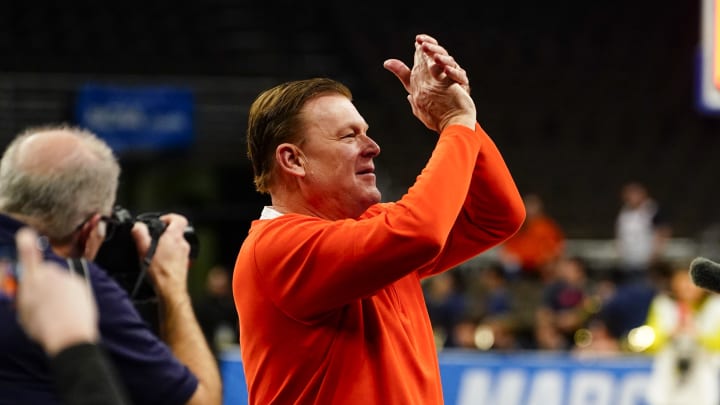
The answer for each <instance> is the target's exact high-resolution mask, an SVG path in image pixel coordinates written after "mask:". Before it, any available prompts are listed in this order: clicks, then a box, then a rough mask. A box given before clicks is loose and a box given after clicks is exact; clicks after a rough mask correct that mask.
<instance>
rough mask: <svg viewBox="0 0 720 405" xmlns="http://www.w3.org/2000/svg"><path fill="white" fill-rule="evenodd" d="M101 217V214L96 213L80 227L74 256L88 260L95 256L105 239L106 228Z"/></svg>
mask: <svg viewBox="0 0 720 405" xmlns="http://www.w3.org/2000/svg"><path fill="white" fill-rule="evenodd" d="M100 218H101V215H100V214H94V215H93V216H91V217H90V218H89V219H88V220H87V221H85V223H84V224H83V225H82V226H81V227H80V229H78V233H77V239H76V240H77V243H76V244H75V252H73V253H74V254H73V255H72V256H73V257H79V256H82V257H84V258H86V259H88V260H93V259H94V258H95V255H97V252H98V249H100V245H102V243H103V241H105V231H106V230H105V227H104V226H102V225H103V224H101V223H100V222H101V220H100Z"/></svg>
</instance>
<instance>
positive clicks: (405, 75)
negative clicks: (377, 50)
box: [383, 59, 410, 93]
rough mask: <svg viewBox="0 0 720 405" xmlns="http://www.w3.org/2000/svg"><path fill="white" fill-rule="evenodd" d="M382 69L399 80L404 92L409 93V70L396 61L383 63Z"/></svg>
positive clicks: (391, 60)
mask: <svg viewBox="0 0 720 405" xmlns="http://www.w3.org/2000/svg"><path fill="white" fill-rule="evenodd" d="M383 67H385V69H387V70H389V71H390V72H392V73H393V74H394V75H395V77H397V78H398V80H400V83H402V85H403V87H405V90H406V91H407V92H408V93H409V92H410V68H409V67H407V65H405V64H404V63H403V62H402V61H399V60H397V59H388V60H386V61H385V63H383Z"/></svg>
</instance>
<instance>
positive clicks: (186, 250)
mask: <svg viewBox="0 0 720 405" xmlns="http://www.w3.org/2000/svg"><path fill="white" fill-rule="evenodd" d="M160 219H161V220H162V221H163V222H165V223H166V224H167V227H166V228H165V231H164V232H163V234H162V235H161V236H160V239H159V240H158V245H157V249H156V250H155V254H154V255H153V258H152V261H151V262H150V266H149V267H148V273H149V275H150V279H151V280H152V282H153V285H154V286H155V292H156V293H157V295H158V298H159V299H160V311H161V313H160V315H161V317H160V318H161V321H160V333H161V337H162V338H163V340H165V342H166V343H167V344H168V346H170V349H171V350H172V351H173V353H174V354H175V356H176V357H177V358H178V360H180V361H181V362H182V363H183V364H185V365H186V366H187V367H188V368H189V369H190V370H191V371H192V372H193V373H194V374H195V376H197V378H198V381H199V383H198V388H197V390H195V393H194V394H193V396H192V398H191V399H190V401H189V402H188V403H189V404H220V403H221V399H222V387H221V380H220V373H219V371H218V368H217V362H216V360H215V357H214V356H213V354H212V351H211V350H210V347H209V346H208V343H207V342H206V340H205V336H204V335H203V333H202V330H201V329H200V326H199V324H198V322H197V319H196V318H195V314H194V312H193V308H192V303H191V301H190V295H189V294H188V290H187V275H188V268H189V265H190V259H189V255H190V244H189V243H188V242H187V241H186V240H185V237H184V232H185V228H186V227H187V226H188V221H187V219H186V218H185V217H183V216H181V215H177V214H167V215H163V216H162V217H160ZM132 233H133V237H134V238H135V242H136V244H137V248H138V252H139V253H140V257H141V258H142V257H145V254H146V253H147V250H148V248H149V246H150V242H151V239H150V233H149V232H148V229H147V226H146V225H145V224H144V223H142V222H137V223H136V224H135V226H134V227H133V230H132Z"/></svg>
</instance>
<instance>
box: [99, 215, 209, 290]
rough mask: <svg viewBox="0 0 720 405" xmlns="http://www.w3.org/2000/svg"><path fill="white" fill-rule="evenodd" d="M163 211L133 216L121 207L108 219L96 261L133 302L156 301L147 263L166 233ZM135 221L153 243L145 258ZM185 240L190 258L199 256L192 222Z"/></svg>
mask: <svg viewBox="0 0 720 405" xmlns="http://www.w3.org/2000/svg"><path fill="white" fill-rule="evenodd" d="M162 215H163V214H161V213H156V212H149V213H144V214H139V215H137V216H136V217H133V216H132V215H131V214H130V212H129V211H128V210H127V209H125V208H123V207H120V206H116V207H115V208H114V209H113V213H112V216H111V217H110V218H109V219H108V220H107V224H106V225H107V229H106V236H105V242H103V244H102V245H101V246H100V249H99V251H98V253H97V256H95V263H97V264H98V265H100V267H102V268H103V269H104V270H105V271H107V273H108V275H110V276H111V277H112V278H114V279H115V281H117V283H118V284H120V286H121V287H122V288H124V289H125V291H127V292H128V294H129V296H130V299H131V300H133V301H134V302H136V303H137V302H142V301H147V300H154V299H155V298H156V296H155V290H154V288H153V286H152V284H151V283H150V280H149V279H148V275H147V274H146V271H147V266H148V265H149V263H150V261H151V260H152V256H153V254H154V253H155V248H156V247H157V242H158V239H160V236H161V235H162V234H163V232H165V227H166V224H165V223H164V222H162V221H161V220H160V217H161V216H162ZM136 222H143V223H145V225H147V227H148V230H149V231H150V237H151V244H150V248H149V249H148V252H147V255H146V256H145V258H141V257H140V256H139V253H138V251H137V248H136V246H135V240H134V239H133V237H132V234H131V233H130V231H131V230H132V228H133V226H134V225H135V223H136ZM184 236H185V240H187V242H188V243H189V244H190V260H193V259H196V258H197V255H198V238H197V235H196V234H195V230H194V228H193V227H192V225H190V224H188V226H187V227H186V228H185V233H184Z"/></svg>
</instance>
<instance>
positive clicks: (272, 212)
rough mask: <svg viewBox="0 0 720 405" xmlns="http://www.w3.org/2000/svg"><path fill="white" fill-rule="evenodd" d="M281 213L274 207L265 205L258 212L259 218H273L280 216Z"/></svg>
mask: <svg viewBox="0 0 720 405" xmlns="http://www.w3.org/2000/svg"><path fill="white" fill-rule="evenodd" d="M282 215H283V213H282V212H280V211H278V210H276V209H275V208H273V207H271V206H269V205H266V206H265V207H263V210H262V212H261V213H260V219H275V218H277V217H280V216H282Z"/></svg>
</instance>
